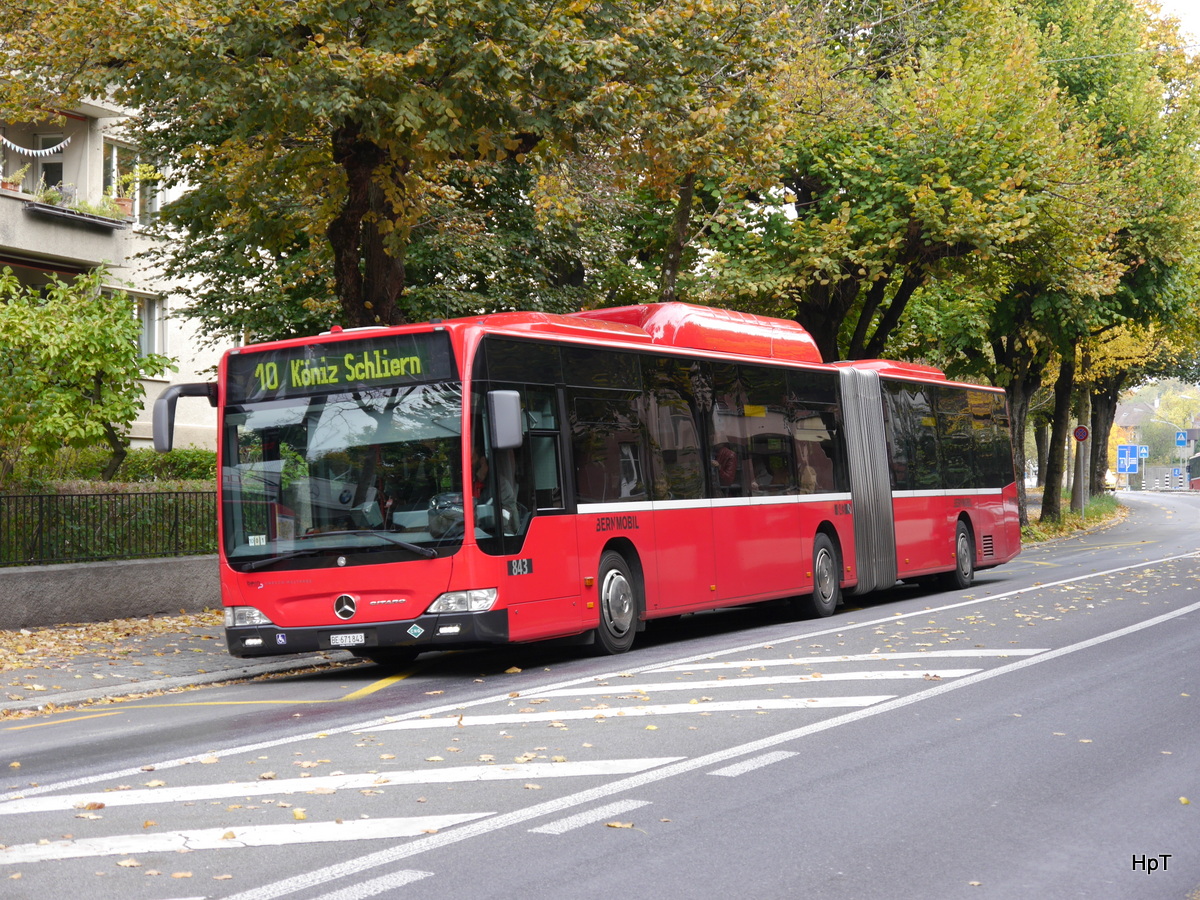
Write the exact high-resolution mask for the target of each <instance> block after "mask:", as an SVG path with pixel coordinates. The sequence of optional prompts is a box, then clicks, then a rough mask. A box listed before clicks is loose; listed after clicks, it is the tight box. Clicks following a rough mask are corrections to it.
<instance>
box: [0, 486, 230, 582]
mask: <svg viewBox="0 0 1200 900" xmlns="http://www.w3.org/2000/svg"><path fill="white" fill-rule="evenodd" d="M216 532H217V498H216V495H215V494H214V493H211V492H208V491H179V492H174V493H161V494H155V493H148V494H30V495H0V566H33V565H45V564H48V563H67V562H94V561H96V560H104V559H141V558H148V557H156V556H185V555H189V554H197V553H215V552H216V550H217V537H216Z"/></svg>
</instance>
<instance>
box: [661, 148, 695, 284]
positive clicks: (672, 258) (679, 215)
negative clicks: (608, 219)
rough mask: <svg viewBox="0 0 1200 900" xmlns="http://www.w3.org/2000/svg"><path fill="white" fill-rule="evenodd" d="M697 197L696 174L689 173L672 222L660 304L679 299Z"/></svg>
mask: <svg viewBox="0 0 1200 900" xmlns="http://www.w3.org/2000/svg"><path fill="white" fill-rule="evenodd" d="M695 196H696V173H695V172H688V173H687V174H686V175H685V176H683V181H682V182H681V183H680V185H679V203H678V204H677V205H676V207H675V216H674V218H673V219H672V220H671V234H670V236H669V237H668V239H667V248H666V252H665V253H663V263H662V278H661V280H660V283H659V289H658V302H659V303H670V302H672V301H673V300H676V299H678V296H677V288H678V285H679V270H680V269H681V268H682V267H683V250H684V248H685V247H686V246H687V244H688V225H689V224H690V223H691V221H692V202H693V200H694V199H695Z"/></svg>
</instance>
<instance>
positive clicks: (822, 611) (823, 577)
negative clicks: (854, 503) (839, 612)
mask: <svg viewBox="0 0 1200 900" xmlns="http://www.w3.org/2000/svg"><path fill="white" fill-rule="evenodd" d="M812 552H813V589H812V593H811V594H806V595H805V596H803V597H797V598H796V608H797V611H798V612H800V613H801V614H802V615H806V616H812V617H815V618H824V617H825V616H831V615H833V611H834V610H835V609H837V608H838V604H839V603H841V602H842V585H841V575H842V564H841V561H840V559H839V557H838V552H837V547H835V546H834V545H833V541H831V540H830V539H829V535H827V534H824V533H820V534H818V535H817V536H816V537H815V538H813V550H812Z"/></svg>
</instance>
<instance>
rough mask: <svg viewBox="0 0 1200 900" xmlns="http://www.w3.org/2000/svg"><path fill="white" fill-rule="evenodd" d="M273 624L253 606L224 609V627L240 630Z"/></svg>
mask: <svg viewBox="0 0 1200 900" xmlns="http://www.w3.org/2000/svg"><path fill="white" fill-rule="evenodd" d="M274 624H275V623H274V622H272V621H271V620H270V619H268V618H267V617H266V616H264V615H263V614H262V613H260V612H259V611H258V610H257V609H255V608H254V607H253V606H227V607H225V627H226V628H241V627H243V626H245V625H274Z"/></svg>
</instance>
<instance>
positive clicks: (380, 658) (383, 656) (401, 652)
mask: <svg viewBox="0 0 1200 900" xmlns="http://www.w3.org/2000/svg"><path fill="white" fill-rule="evenodd" d="M419 652H420V651H419V650H413V649H412V648H411V647H373V648H371V649H370V650H356V651H354V655H355V656H357V657H358V658H359V659H365V660H367V661H368V662H373V663H375V665H377V666H383V667H385V668H388V669H399V668H401V667H402V666H408V665H411V664H412V663H413V661H414V660H416V658H417V654H418V653H419Z"/></svg>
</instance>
